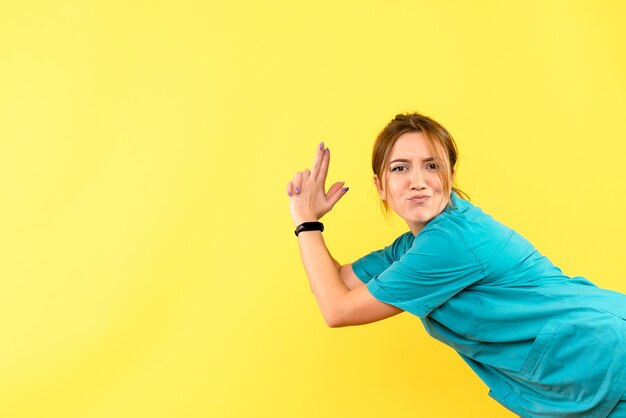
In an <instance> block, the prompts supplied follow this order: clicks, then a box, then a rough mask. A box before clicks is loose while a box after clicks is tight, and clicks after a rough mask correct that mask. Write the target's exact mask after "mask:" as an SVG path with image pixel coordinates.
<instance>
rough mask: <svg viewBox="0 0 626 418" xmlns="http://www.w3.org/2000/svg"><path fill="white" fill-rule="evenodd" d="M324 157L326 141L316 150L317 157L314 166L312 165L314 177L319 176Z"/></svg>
mask: <svg viewBox="0 0 626 418" xmlns="http://www.w3.org/2000/svg"><path fill="white" fill-rule="evenodd" d="M323 158H324V143H323V142H320V144H319V145H318V146H317V151H316V152H315V159H314V160H313V166H312V167H311V175H312V176H313V178H317V174H318V173H319V171H320V166H321V164H322V159H323Z"/></svg>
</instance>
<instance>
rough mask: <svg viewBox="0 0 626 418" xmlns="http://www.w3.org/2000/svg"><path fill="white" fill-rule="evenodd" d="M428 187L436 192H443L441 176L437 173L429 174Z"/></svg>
mask: <svg viewBox="0 0 626 418" xmlns="http://www.w3.org/2000/svg"><path fill="white" fill-rule="evenodd" d="M427 178H428V180H427V182H428V185H429V186H430V187H431V188H432V189H433V190H436V191H441V190H443V183H442V182H441V179H440V178H439V174H437V173H429V175H428V177H427Z"/></svg>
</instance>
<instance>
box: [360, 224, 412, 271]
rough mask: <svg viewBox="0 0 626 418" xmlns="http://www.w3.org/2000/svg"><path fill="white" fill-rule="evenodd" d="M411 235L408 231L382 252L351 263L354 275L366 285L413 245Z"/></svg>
mask: <svg viewBox="0 0 626 418" xmlns="http://www.w3.org/2000/svg"><path fill="white" fill-rule="evenodd" d="M413 239H414V237H413V233H412V232H411V231H408V232H406V233H404V234H402V235H400V236H399V237H398V238H396V240H395V241H394V242H393V243H392V244H391V245H388V246H387V247H385V248H383V249H382V250H378V251H374V252H372V253H370V254H368V255H366V256H364V257H361V258H359V259H358V260H357V261H355V262H354V263H352V270H353V271H354V274H356V276H357V277H358V278H359V279H360V280H361V281H362V282H363V283H368V282H369V281H370V280H371V279H372V278H374V277H376V276H378V275H379V274H380V273H382V272H383V271H385V270H386V269H387V268H389V266H391V264H392V263H393V262H394V261H398V260H399V259H400V257H402V255H403V254H404V253H406V252H407V251H408V249H409V248H410V247H411V244H413Z"/></svg>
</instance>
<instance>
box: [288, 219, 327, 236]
mask: <svg viewBox="0 0 626 418" xmlns="http://www.w3.org/2000/svg"><path fill="white" fill-rule="evenodd" d="M323 230H324V224H323V223H321V222H304V223H302V224H300V225H298V226H297V227H296V230H295V231H294V233H295V234H296V237H297V236H298V234H299V233H300V232H302V231H320V232H322V231H323Z"/></svg>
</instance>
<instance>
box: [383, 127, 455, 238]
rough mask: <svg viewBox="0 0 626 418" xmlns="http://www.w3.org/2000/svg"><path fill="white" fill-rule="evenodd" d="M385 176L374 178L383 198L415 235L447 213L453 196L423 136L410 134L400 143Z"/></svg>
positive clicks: (416, 133) (394, 150)
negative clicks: (445, 184) (442, 178)
mask: <svg viewBox="0 0 626 418" xmlns="http://www.w3.org/2000/svg"><path fill="white" fill-rule="evenodd" d="M383 172H384V174H383V179H379V178H377V177H374V181H375V183H376V187H377V189H378V192H379V194H380V197H381V199H383V200H385V201H386V202H387V203H388V204H389V206H390V207H391V208H392V209H393V211H394V212H396V213H397V214H398V216H400V217H401V218H402V219H404V220H405V221H406V223H407V225H408V226H409V228H410V229H411V232H413V235H417V234H418V233H419V232H420V231H421V230H422V228H424V226H425V225H426V223H427V222H428V221H430V220H431V219H433V218H434V217H435V216H437V215H439V214H440V213H441V212H442V211H443V210H444V209H445V207H446V204H447V203H448V199H449V196H446V195H445V193H444V189H443V185H442V183H441V179H440V178H439V174H438V164H437V162H436V161H435V156H434V155H433V153H432V152H431V151H430V148H429V147H428V142H427V141H426V138H424V135H423V134H422V133H421V132H407V133H405V134H402V135H401V136H400V137H399V138H398V139H397V140H396V142H395V144H394V146H393V149H392V150H391V156H390V158H389V164H388V165H387V166H386V167H383Z"/></svg>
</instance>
